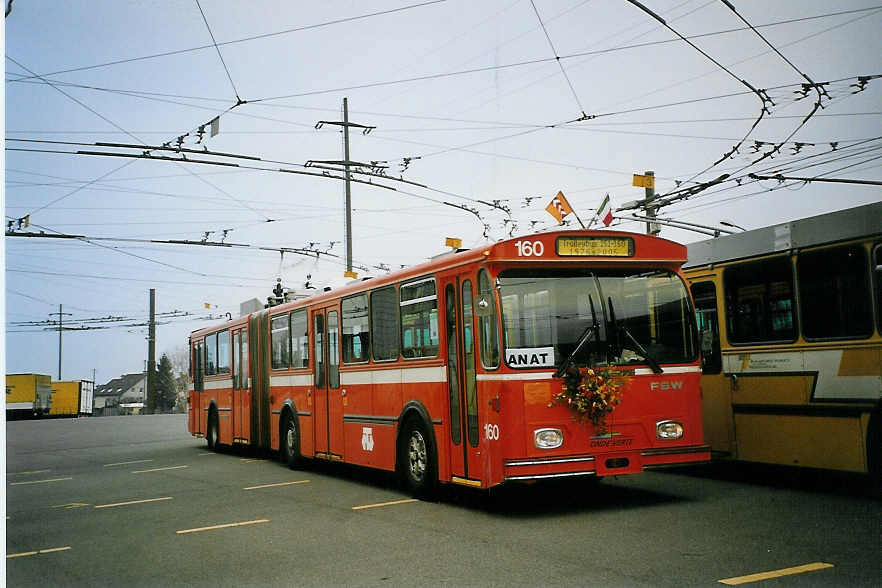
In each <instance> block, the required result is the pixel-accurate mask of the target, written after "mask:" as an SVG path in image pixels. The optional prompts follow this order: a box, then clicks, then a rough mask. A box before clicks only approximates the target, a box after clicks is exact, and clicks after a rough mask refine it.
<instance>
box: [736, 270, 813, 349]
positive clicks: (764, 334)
mask: <svg viewBox="0 0 882 588" xmlns="http://www.w3.org/2000/svg"><path fill="white" fill-rule="evenodd" d="M723 283H724V284H725V295H726V326H727V327H728V328H727V330H728V334H729V340H730V341H731V342H732V343H770V342H781V341H795V340H796V336H797V330H796V321H795V320H794V316H795V312H796V309H795V307H796V304H795V302H794V296H793V269H792V266H791V264H790V258H789V257H777V258H773V259H765V260H762V261H754V262H750V263H743V264H740V265H734V266H731V267H728V268H726V270H725V272H723Z"/></svg>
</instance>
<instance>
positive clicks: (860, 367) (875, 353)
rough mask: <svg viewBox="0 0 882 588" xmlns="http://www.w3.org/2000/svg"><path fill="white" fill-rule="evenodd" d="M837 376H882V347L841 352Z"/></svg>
mask: <svg viewBox="0 0 882 588" xmlns="http://www.w3.org/2000/svg"><path fill="white" fill-rule="evenodd" d="M837 375H839V376H882V347H865V348H861V349H845V350H843V351H842V360H841V361H840V362H839V373H838V374H837Z"/></svg>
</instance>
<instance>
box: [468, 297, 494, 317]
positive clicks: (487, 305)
mask: <svg viewBox="0 0 882 588" xmlns="http://www.w3.org/2000/svg"><path fill="white" fill-rule="evenodd" d="M473 308H474V309H475V314H476V315H478V316H481V317H486V316H492V315H493V310H494V309H493V304H492V303H491V302H490V301H489V300H488V299H487V295H486V294H478V295H477V296H475V298H474V304H473Z"/></svg>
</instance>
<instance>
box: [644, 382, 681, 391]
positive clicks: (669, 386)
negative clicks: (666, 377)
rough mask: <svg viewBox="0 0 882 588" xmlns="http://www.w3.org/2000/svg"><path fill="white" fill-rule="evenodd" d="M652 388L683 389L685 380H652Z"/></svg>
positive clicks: (650, 387) (650, 386)
mask: <svg viewBox="0 0 882 588" xmlns="http://www.w3.org/2000/svg"><path fill="white" fill-rule="evenodd" d="M649 389H650V390H682V389H683V382H681V381H680V382H652V383H651V384H650V385H649Z"/></svg>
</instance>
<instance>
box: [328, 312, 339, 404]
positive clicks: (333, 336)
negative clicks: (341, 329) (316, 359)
mask: <svg viewBox="0 0 882 588" xmlns="http://www.w3.org/2000/svg"><path fill="white" fill-rule="evenodd" d="M328 386H329V387H331V388H339V387H340V339H339V334H338V329H337V312H336V311H332V312H329V313H328Z"/></svg>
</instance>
